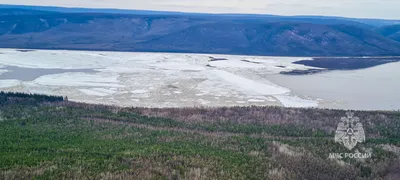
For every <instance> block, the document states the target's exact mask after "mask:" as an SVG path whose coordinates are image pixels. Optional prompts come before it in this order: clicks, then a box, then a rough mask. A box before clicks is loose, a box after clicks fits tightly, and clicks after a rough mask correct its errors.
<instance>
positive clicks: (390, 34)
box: [375, 24, 400, 42]
mask: <svg viewBox="0 0 400 180" xmlns="http://www.w3.org/2000/svg"><path fill="white" fill-rule="evenodd" d="M375 31H376V32H378V33H379V34H381V35H382V36H385V37H387V38H390V39H393V40H395V41H398V42H400V24H397V25H391V26H383V27H380V28H377V29H376V30H375Z"/></svg>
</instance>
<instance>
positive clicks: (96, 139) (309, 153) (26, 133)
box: [0, 93, 400, 180]
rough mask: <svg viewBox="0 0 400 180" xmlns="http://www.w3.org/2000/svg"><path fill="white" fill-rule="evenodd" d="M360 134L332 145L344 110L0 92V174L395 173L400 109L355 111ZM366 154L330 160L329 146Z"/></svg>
mask: <svg viewBox="0 0 400 180" xmlns="http://www.w3.org/2000/svg"><path fill="white" fill-rule="evenodd" d="M355 114H356V116H358V117H360V120H361V123H362V124H363V125H364V129H365V134H366V139H367V141H366V142H364V143H358V144H357V146H356V147H355V149H354V150H353V151H349V150H347V149H346V148H345V147H344V146H343V145H341V144H339V143H335V142H334V136H335V135H334V133H335V130H336V127H337V123H338V122H340V118H341V117H343V116H344V115H345V112H344V111H338V110H322V109H293V108H280V107H232V108H212V109H201V108H184V109H175V108H171V109H165V108H164V109H148V108H119V107H111V106H102V105H90V104H79V103H74V102H66V101H63V98H62V97H46V96H39V95H25V94H15V93H0V127H1V129H2V130H1V131H0V142H1V146H0V150H1V153H0V159H1V161H0V179H188V180H192V179H273V180H276V179H324V180H334V179H351V180H353V179H385V180H386V179H387V180H390V179H399V178H400V161H399V156H400V154H399V153H400V148H399V145H400V131H399V128H400V121H399V118H400V114H399V112H366V111H364V112H358V111H357V112H355ZM353 152H360V153H372V155H371V157H370V158H365V159H359V158H358V159H354V158H348V157H347V158H343V159H329V158H328V157H329V154H330V153H353Z"/></svg>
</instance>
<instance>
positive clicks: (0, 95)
mask: <svg viewBox="0 0 400 180" xmlns="http://www.w3.org/2000/svg"><path fill="white" fill-rule="evenodd" d="M64 100H68V98H67V97H65V98H64V97H62V96H50V95H43V94H31V93H20V92H4V91H1V92H0V105H4V104H9V103H13V102H23V101H26V102H59V101H64Z"/></svg>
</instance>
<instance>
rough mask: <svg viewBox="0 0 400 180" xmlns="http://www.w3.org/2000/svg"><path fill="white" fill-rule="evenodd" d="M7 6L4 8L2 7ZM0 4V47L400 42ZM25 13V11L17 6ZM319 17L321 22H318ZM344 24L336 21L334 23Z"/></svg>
mask: <svg viewBox="0 0 400 180" xmlns="http://www.w3.org/2000/svg"><path fill="white" fill-rule="evenodd" d="M6 11H7V12H6ZM20 11H23V10H19V11H18V12H16V13H11V12H10V9H0V12H2V13H0V47H1V48H34V49H36V48H38V49H75V50H112V51H153V52H154V51H155V52H160V51H162V52H193V53H225V54H248V55H286V56H289V55H290V56H378V55H400V43H399V42H396V41H394V40H391V39H389V38H386V37H384V36H382V35H380V34H378V33H376V32H374V31H372V30H369V29H368V28H362V27H359V26H355V25H349V24H335V23H325V24H323V23H309V22H307V21H303V20H301V19H300V20H298V21H294V20H293V19H290V20H289V19H287V20H284V19H281V21H280V22H276V21H272V20H271V21H270V20H263V19H262V18H260V19H246V18H244V17H241V18H235V17H234V16H233V17H229V18H228V17H220V16H217V15H215V16H204V17H203V16H191V15H187V16H186V15H135V14H104V13H55V12H43V13H40V12H41V11H34V12H31V13H27V12H25V13H22V12H20ZM24 11H27V10H24ZM321 22H324V21H323V20H322V21H321ZM340 22H344V21H339V22H337V23H340Z"/></svg>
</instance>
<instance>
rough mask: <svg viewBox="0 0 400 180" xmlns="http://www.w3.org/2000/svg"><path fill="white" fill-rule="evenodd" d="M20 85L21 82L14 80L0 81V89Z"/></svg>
mask: <svg viewBox="0 0 400 180" xmlns="http://www.w3.org/2000/svg"><path fill="white" fill-rule="evenodd" d="M19 85H21V81H19V80H15V79H8V80H0V88H11V87H14V86H19Z"/></svg>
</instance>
